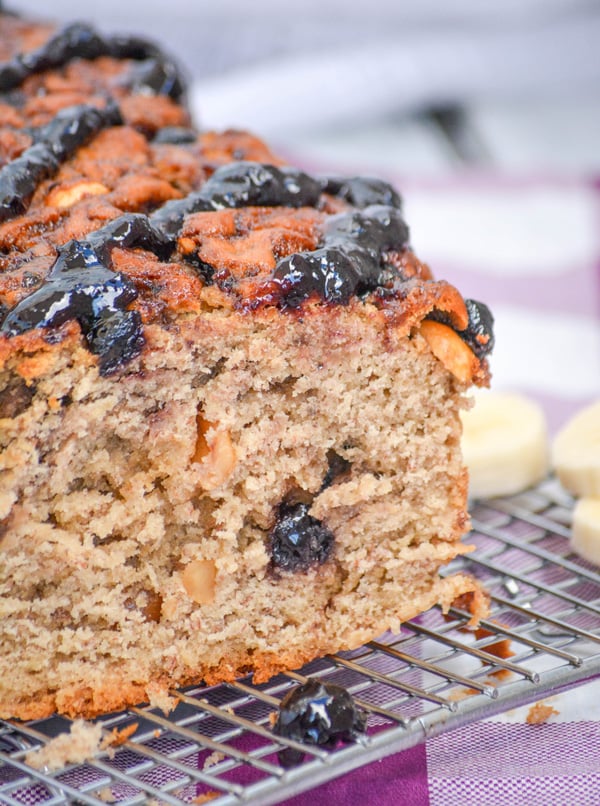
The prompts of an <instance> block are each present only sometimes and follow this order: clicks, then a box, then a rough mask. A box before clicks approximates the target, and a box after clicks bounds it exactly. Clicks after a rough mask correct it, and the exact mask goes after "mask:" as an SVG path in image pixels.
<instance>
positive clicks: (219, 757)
mask: <svg viewBox="0 0 600 806" xmlns="http://www.w3.org/2000/svg"><path fill="white" fill-rule="evenodd" d="M224 758H225V753H220V752H219V751H218V750H215V751H214V753H211V754H210V756H208V757H207V758H206V760H205V762H204V764H203V765H202V769H203V770H207V769H208V768H209V767H214V766H215V764H218V763H219V762H220V761H223V759H224Z"/></svg>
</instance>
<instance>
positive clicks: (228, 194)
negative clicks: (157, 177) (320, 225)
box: [150, 161, 321, 240]
mask: <svg viewBox="0 0 600 806" xmlns="http://www.w3.org/2000/svg"><path fill="white" fill-rule="evenodd" d="M320 196H321V184H320V182H319V181H318V180H316V179H313V178H312V177H310V176H308V175H307V174H305V173H303V172H302V171H298V170H296V169H295V168H277V167H275V166H274V165H263V164H261V163H258V162H243V161H242V162H233V163H231V164H230V165H223V166H222V167H220V168H218V169H217V170H216V171H215V172H214V174H213V175H212V176H211V177H210V179H208V180H207V182H206V183H205V184H204V185H203V187H202V188H201V190H199V191H197V192H195V193H190V194H189V195H188V196H186V198H185V199H177V200H175V201H169V202H167V203H166V204H163V206H162V207H161V208H160V209H159V210H157V211H156V212H155V213H152V215H151V216H150V220H151V221H152V223H153V224H154V225H155V226H156V227H158V228H159V229H160V230H161V231H162V232H164V234H165V235H167V236H168V237H170V238H173V239H174V240H175V239H176V238H177V234H178V233H179V230H180V229H181V225H182V223H183V219H184V218H185V216H186V215H190V214H191V213H201V212H209V211H215V210H223V209H225V208H235V207H249V206H253V207H315V206H316V205H317V203H318V201H319V198H320Z"/></svg>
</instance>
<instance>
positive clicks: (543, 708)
mask: <svg viewBox="0 0 600 806" xmlns="http://www.w3.org/2000/svg"><path fill="white" fill-rule="evenodd" d="M559 713H560V711H557V710H556V708H553V707H552V706H551V705H548V703H545V702H543V701H542V700H540V702H536V703H534V704H533V705H532V706H531V708H530V709H529V711H528V712H527V716H526V717H525V722H527V724H528V725H542V724H543V723H544V722H547V721H548V720H549V719H550V717H551V716H553V715H554V714H557V715H558V714H559Z"/></svg>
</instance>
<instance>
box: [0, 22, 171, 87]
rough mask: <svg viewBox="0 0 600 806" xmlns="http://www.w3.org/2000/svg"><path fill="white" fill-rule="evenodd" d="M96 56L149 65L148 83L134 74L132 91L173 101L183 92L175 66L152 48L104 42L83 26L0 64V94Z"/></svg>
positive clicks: (133, 41)
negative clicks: (50, 72) (71, 62)
mask: <svg viewBox="0 0 600 806" xmlns="http://www.w3.org/2000/svg"><path fill="white" fill-rule="evenodd" d="M99 56H112V57H113V58H115V59H133V60H135V61H148V60H149V61H150V62H152V65H151V69H148V67H146V68H144V69H145V70H146V71H147V81H148V83H144V80H143V74H142V73H140V74H137V75H136V74H135V73H134V75H133V77H132V80H133V86H134V88H135V89H146V90H149V91H151V92H156V93H160V94H163V95H169V96H170V97H172V98H174V99H176V100H177V99H178V98H180V97H181V96H182V95H183V93H184V92H185V82H184V80H183V78H182V77H181V74H180V72H179V70H178V68H177V66H176V65H175V64H174V62H173V61H172V60H171V59H169V58H168V57H167V56H166V55H165V54H164V53H163V52H162V51H161V50H160V48H158V47H157V46H156V45H155V44H153V43H152V42H148V41H146V40H144V39H139V38H138V37H121V36H113V37H106V38H105V37H102V36H101V35H100V34H99V33H98V32H97V31H96V30H95V29H94V28H92V27H91V26H90V25H86V24H84V23H74V24H72V25H68V26H67V27H66V28H63V30H62V31H59V32H58V33H57V34H56V35H55V36H53V37H51V38H50V39H49V40H48V41H47V42H46V43H45V44H44V45H42V47H40V48H38V49H37V50H34V51H31V52H29V53H21V54H19V55H18V56H15V57H14V58H13V59H11V60H10V61H8V62H4V63H3V64H0V92H7V91H9V90H12V89H15V88H16V87H18V86H19V85H20V84H22V83H23V81H24V80H25V79H26V78H27V77H28V76H30V75H33V74H35V73H40V72H42V71H43V70H54V69H56V68H59V67H63V66H64V65H66V64H68V63H69V62H70V61H72V60H73V59H97V58H98V57H99Z"/></svg>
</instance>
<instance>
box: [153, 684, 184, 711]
mask: <svg viewBox="0 0 600 806" xmlns="http://www.w3.org/2000/svg"><path fill="white" fill-rule="evenodd" d="M146 694H147V695H148V702H149V703H150V706H151V707H152V708H160V710H161V711H162V712H163V714H164V715H165V716H169V714H170V713H171V711H173V710H174V708H175V706H176V705H177V703H178V699H177V697H172V696H171V695H170V694H169V690H168V688H166V687H165V686H161V685H159V684H158V683H148V685H147V686H146Z"/></svg>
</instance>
